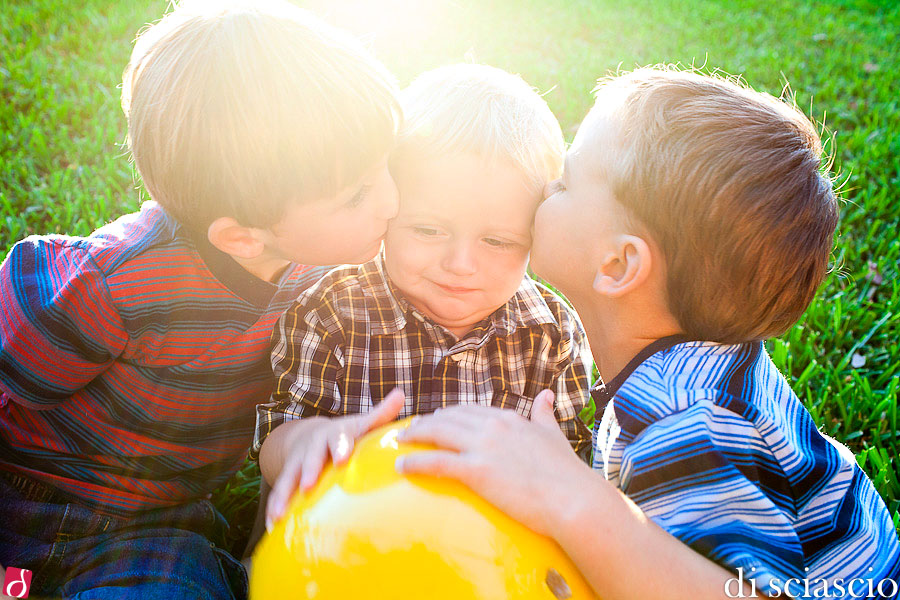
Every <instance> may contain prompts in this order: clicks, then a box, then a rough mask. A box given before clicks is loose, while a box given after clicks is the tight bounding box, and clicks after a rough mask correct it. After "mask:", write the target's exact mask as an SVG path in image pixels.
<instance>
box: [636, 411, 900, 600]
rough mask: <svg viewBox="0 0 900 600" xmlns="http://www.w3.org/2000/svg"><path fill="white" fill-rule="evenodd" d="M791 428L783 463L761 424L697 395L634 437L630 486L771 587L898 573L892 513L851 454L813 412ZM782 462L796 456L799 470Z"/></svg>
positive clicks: (721, 557)
mask: <svg viewBox="0 0 900 600" xmlns="http://www.w3.org/2000/svg"><path fill="white" fill-rule="evenodd" d="M772 427H773V428H774V427H775V425H772ZM781 435H782V437H781V439H782V440H785V441H784V442H783V446H782V447H780V448H777V450H778V451H779V452H780V453H781V456H783V457H785V458H784V459H782V461H779V460H777V459H776V456H775V450H774V449H773V448H771V447H770V446H769V444H768V441H767V440H768V439H769V438H763V436H762V434H761V433H760V431H759V430H758V429H757V426H756V425H755V424H754V423H752V422H750V421H748V420H746V419H744V418H742V417H741V416H740V415H738V414H736V413H735V412H733V411H732V410H730V409H729V408H727V407H725V406H722V405H721V402H720V401H718V402H717V401H715V400H712V399H710V400H703V399H695V400H694V401H693V402H692V403H691V405H690V406H689V407H687V408H685V409H684V410H681V411H679V412H677V413H675V414H670V415H668V416H666V417H664V418H662V419H660V420H658V421H656V422H654V423H653V424H652V425H650V426H648V427H647V428H646V429H644V431H642V432H641V433H640V434H639V435H638V436H637V437H636V438H635V439H634V440H633V441H632V442H631V443H630V444H628V445H627V446H625V448H624V451H623V453H622V461H621V468H620V471H619V474H618V477H619V487H620V488H621V489H622V490H623V491H624V492H625V493H626V494H627V495H628V497H629V498H630V499H632V500H634V501H635V502H636V503H637V505H638V506H640V507H641V509H642V510H643V511H644V512H645V513H646V514H647V515H648V517H650V518H652V519H653V520H654V521H655V522H656V523H657V524H658V525H660V526H661V527H662V528H664V529H665V530H666V531H668V532H669V533H670V534H672V535H673V536H675V537H677V538H678V539H680V540H681V541H682V542H684V543H685V544H687V545H689V546H691V547H692V548H694V549H695V550H697V551H698V552H700V553H702V554H703V555H705V556H708V557H709V558H710V559H712V560H714V561H716V562H717V563H719V564H721V565H723V566H725V567H726V568H729V569H732V570H734V571H738V569H741V572H742V575H743V579H744V580H747V581H749V580H751V579H752V580H754V581H753V584H754V587H755V589H757V590H758V592H759V594H760V595H762V594H764V593H769V594H773V595H776V596H781V595H782V594H784V595H785V596H796V595H802V593H804V592H803V591H801V590H804V586H805V582H809V583H810V585H811V588H810V589H817V588H818V589H819V593H822V592H823V591H825V593H827V589H825V588H823V584H822V581H823V580H825V581H827V582H828V584H827V585H829V586H833V585H834V584H835V582H836V581H839V580H843V581H844V584H845V585H846V583H847V582H849V581H851V580H853V579H855V578H859V577H862V578H864V579H866V580H868V579H872V580H874V581H875V582H876V584H877V583H878V582H879V581H881V580H882V579H886V578H890V579H893V578H895V577H896V575H897V573H896V570H897V569H898V567H900V544H898V540H897V534H896V531H895V529H894V525H893V523H892V521H891V518H890V513H889V512H888V510H887V507H886V506H885V505H884V502H883V501H882V500H881V498H880V497H879V496H878V494H877V492H875V489H874V486H872V483H871V482H870V481H869V480H868V478H867V477H866V476H865V475H864V474H863V473H862V471H861V470H860V469H859V467H858V466H857V465H856V461H855V459H854V457H853V456H852V454H851V453H850V452H849V451H848V450H846V448H842V447H839V445H837V444H832V443H830V442H829V441H827V440H826V439H825V438H824V437H823V436H820V434H819V433H818V431H816V427H815V424H814V423H813V421H812V419H808V420H805V422H804V421H803V420H801V425H800V426H799V427H798V429H797V430H794V431H793V433H791V432H788V431H787V429H786V428H785V432H783V433H782V434H781ZM794 436H796V437H794ZM792 437H794V440H791V439H790V438H792ZM794 444H796V445H797V447H796V448H795V450H794V451H792V450H791V446H792V445H794ZM797 450H800V451H801V452H799V453H798V452H797ZM842 452H844V453H846V455H845V456H843V457H842V456H841V453H842ZM782 464H789V465H792V466H794V468H795V471H794V472H793V477H789V476H788V474H786V473H785V472H784V470H783V468H782V466H781V465H782ZM798 472H802V473H803V476H802V478H801V477H800V476H798V475H797V473H798ZM789 581H790V582H791V583H788V582H789ZM798 584H799V585H798Z"/></svg>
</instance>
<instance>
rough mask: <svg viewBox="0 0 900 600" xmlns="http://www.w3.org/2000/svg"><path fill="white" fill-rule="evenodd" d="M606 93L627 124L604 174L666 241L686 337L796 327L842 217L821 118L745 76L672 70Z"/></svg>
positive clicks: (673, 295)
mask: <svg viewBox="0 0 900 600" xmlns="http://www.w3.org/2000/svg"><path fill="white" fill-rule="evenodd" d="M596 92H597V105H596V110H600V111H604V110H608V112H609V114H610V118H612V119H613V120H614V122H615V123H616V124H617V125H619V135H618V139H616V140H614V141H612V142H611V143H617V144H618V148H617V152H616V153H615V155H616V157H617V159H614V160H613V161H612V162H611V164H608V165H598V170H599V171H602V172H603V174H604V175H605V176H606V177H607V178H608V181H609V182H610V185H611V189H612V192H613V195H614V196H615V198H616V200H617V201H619V202H620V203H621V204H622V205H624V206H625V207H626V208H627V209H628V213H629V214H630V215H631V216H633V217H635V218H636V220H637V221H639V223H640V224H642V225H643V226H645V227H646V230H648V231H649V234H650V236H651V237H652V238H653V239H654V240H655V241H656V242H657V243H658V245H659V246H660V248H661V250H662V253H663V255H664V256H665V266H666V278H667V282H666V283H667V295H668V305H669V309H670V310H671V312H672V314H673V315H674V316H675V317H676V318H677V319H678V321H679V323H680V325H681V326H682V328H683V329H684V330H685V332H686V333H687V334H688V335H690V336H691V337H692V338H696V339H702V340H711V341H718V342H727V343H731V342H744V341H750V340H762V339H766V338H769V337H773V336H777V335H781V334H782V333H784V332H785V331H787V329H788V328H789V327H790V326H791V325H793V324H794V323H795V322H796V321H797V320H798V319H799V318H800V316H801V315H802V314H803V311H804V310H806V307H807V306H808V305H809V303H810V301H811V300H812V298H813V296H814V295H815V293H816V290H817V288H818V287H819V285H820V284H821V282H822V280H823V278H824V276H825V274H826V273H827V270H828V260H829V255H830V252H831V248H832V245H833V241H834V232H835V229H836V227H837V222H838V206H837V198H836V196H835V193H834V190H833V187H832V181H831V178H830V177H829V176H828V174H827V169H826V168H825V166H824V165H823V158H822V145H821V142H820V139H819V136H818V134H817V132H816V130H815V128H814V126H813V124H812V123H811V122H810V120H809V119H808V118H806V116H804V115H803V113H802V112H800V111H799V110H798V109H797V108H796V107H795V106H793V105H791V104H787V103H786V102H784V101H782V100H779V99H776V98H774V97H772V96H770V95H768V94H764V93H760V92H756V91H753V90H751V89H749V88H748V87H746V86H745V85H743V84H741V83H740V82H738V81H735V80H729V79H725V78H723V77H717V76H707V75H701V74H699V73H695V72H685V71H678V70H675V69H673V68H655V69H651V68H645V69H639V70H636V71H634V72H631V73H628V74H625V75H621V76H618V77H614V78H612V79H609V80H607V81H601V83H600V84H599V85H598V87H597V88H596ZM604 105H607V107H605V106H604Z"/></svg>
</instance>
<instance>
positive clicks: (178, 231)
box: [142, 202, 296, 308]
mask: <svg viewBox="0 0 900 600" xmlns="http://www.w3.org/2000/svg"><path fill="white" fill-rule="evenodd" d="M142 210H152V211H155V212H157V213H158V216H159V218H160V219H163V220H164V221H166V223H167V224H171V225H173V231H174V235H175V236H176V237H179V238H182V239H184V240H187V241H188V242H189V243H190V244H191V245H192V246H193V247H194V249H195V250H196V251H197V254H198V255H200V258H201V260H203V264H205V265H206V268H207V269H209V272H210V273H211V274H212V276H213V277H215V278H216V280H217V281H218V282H219V283H221V284H222V285H223V286H224V287H225V288H227V289H228V290H229V291H230V292H231V293H233V294H234V295H235V296H238V297H239V298H241V299H243V300H245V301H246V302H248V303H250V304H252V305H254V306H256V307H259V308H265V307H267V306H269V304H270V303H271V301H272V298H273V297H274V296H275V293H276V292H277V291H278V290H279V288H280V285H281V284H284V283H285V282H287V281H288V280H289V279H290V277H291V274H292V273H293V272H294V271H295V270H296V265H295V264H293V263H292V264H290V265H288V268H287V269H285V272H284V274H283V275H282V277H281V278H280V280H279V283H278V284H273V283H270V282H268V281H265V280H263V279H260V278H259V277H257V276H256V275H253V274H252V273H250V271H248V270H247V269H245V268H244V267H242V266H241V265H239V264H238V263H237V261H235V260H234V259H233V258H231V256H229V255H228V254H226V253H225V252H222V251H221V250H219V249H218V248H216V247H215V246H213V245H212V244H211V243H210V241H209V238H208V237H207V236H206V235H205V234H203V233H201V232H198V231H194V230H192V229H190V228H188V227H185V226H184V225H182V224H180V223H178V221H177V220H176V219H174V218H173V217H172V216H171V215H170V214H168V213H167V212H166V210H165V209H164V208H163V207H162V206H160V205H159V204H156V203H155V202H153V203H152V205H151V203H150V202H147V203H145V204H144V206H143V207H142Z"/></svg>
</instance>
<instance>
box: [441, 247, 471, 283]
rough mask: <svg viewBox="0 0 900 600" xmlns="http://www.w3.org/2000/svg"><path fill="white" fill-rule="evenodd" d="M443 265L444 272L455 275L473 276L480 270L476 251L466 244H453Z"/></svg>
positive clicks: (445, 256)
mask: <svg viewBox="0 0 900 600" xmlns="http://www.w3.org/2000/svg"><path fill="white" fill-rule="evenodd" d="M443 263H444V264H443V267H444V270H446V271H447V272H449V273H452V274H454V275H459V276H465V275H472V274H474V273H475V271H477V270H478V266H477V262H476V260H475V252H474V249H473V248H472V247H471V246H470V245H469V244H468V243H465V242H460V243H456V244H452V245H451V246H450V248H449V249H448V251H447V253H446V254H445V255H444V261H443Z"/></svg>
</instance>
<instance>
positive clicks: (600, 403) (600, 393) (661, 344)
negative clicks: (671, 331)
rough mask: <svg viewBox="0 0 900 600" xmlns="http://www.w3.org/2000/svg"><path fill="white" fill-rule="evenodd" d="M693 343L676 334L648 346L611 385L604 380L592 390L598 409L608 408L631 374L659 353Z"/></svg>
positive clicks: (689, 339)
mask: <svg viewBox="0 0 900 600" xmlns="http://www.w3.org/2000/svg"><path fill="white" fill-rule="evenodd" d="M689 341H691V338H690V337H688V336H686V335H684V334H675V335H669V336H666V337H664V338H660V339H658V340H655V341H653V342H651V343H650V344H648V345H647V346H646V347H645V348H644V349H643V350H641V351H640V352H638V353H637V354H636V355H635V357H634V358H632V359H631V360H630V361H628V364H627V365H625V368H624V369H622V370H621V371H620V372H619V373H618V374H617V375H616V376H615V377H614V378H613V380H612V381H610V382H609V383H604V382H603V380H602V379H601V380H599V381H598V382H597V383H596V385H594V387H592V388H591V397H592V398H593V399H594V403H595V404H596V405H597V409H598V410H600V409H601V408H602V407H604V406H606V405H607V403H609V401H610V400H612V398H613V396H615V395H616V392H618V391H619V388H620V387H622V384H624V383H625V381H626V380H627V379H628V378H629V377H631V374H632V373H634V371H635V369H637V368H638V367H639V366H641V364H642V363H643V362H644V361H645V360H647V359H648V358H650V357H651V356H653V355H654V354H656V353H657V352H662V351H663V350H668V349H669V348H671V347H672V346H676V345H678V344H682V343H684V342H689Z"/></svg>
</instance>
